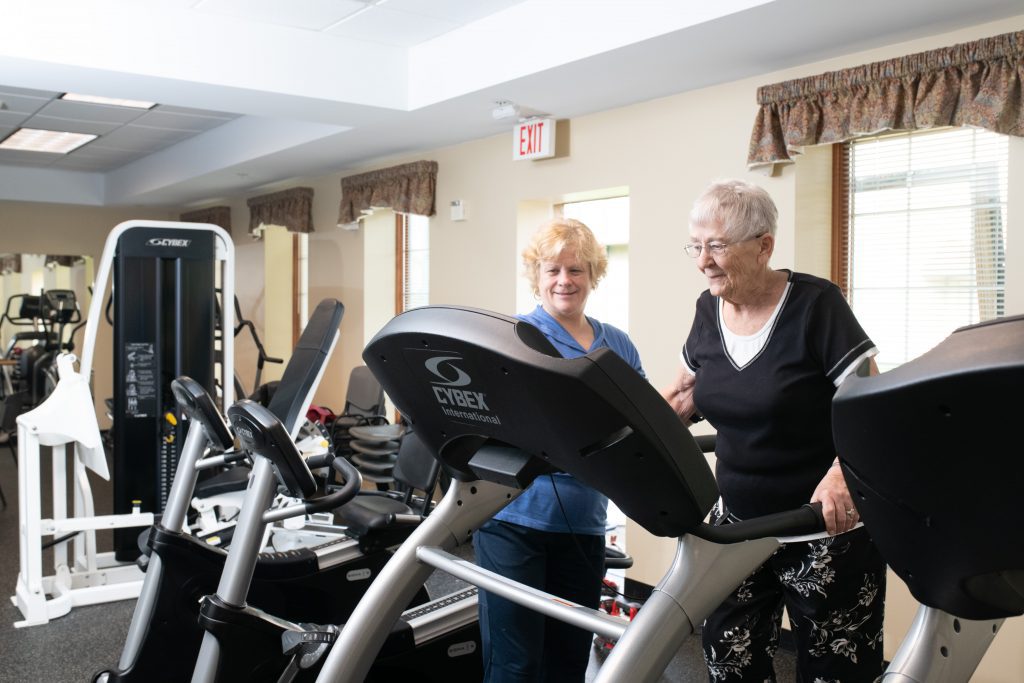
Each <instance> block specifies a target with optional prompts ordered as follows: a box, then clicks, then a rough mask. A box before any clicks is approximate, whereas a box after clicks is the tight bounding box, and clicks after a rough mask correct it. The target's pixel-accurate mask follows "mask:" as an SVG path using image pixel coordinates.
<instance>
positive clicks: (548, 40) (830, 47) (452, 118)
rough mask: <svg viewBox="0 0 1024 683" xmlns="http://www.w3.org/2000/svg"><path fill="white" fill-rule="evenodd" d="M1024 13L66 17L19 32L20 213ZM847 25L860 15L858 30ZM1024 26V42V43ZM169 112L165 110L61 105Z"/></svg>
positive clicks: (7, 127) (6, 91)
mask: <svg viewBox="0 0 1024 683" xmlns="http://www.w3.org/2000/svg"><path fill="white" fill-rule="evenodd" d="M1022 11H1024V8H1022V7H1021V5H1020V0H972V2H970V3H965V2H962V0H902V1H901V2H899V3H893V2H891V1H890V0H861V1H860V2H858V3H857V4H856V12H852V11H851V10H850V5H849V3H847V2H840V0H719V1H718V2H715V3H695V2H679V1H678V0H651V1H645V2H622V1H621V0H615V1H613V0H385V1H381V0H372V1H371V0H289V1H288V2H281V1H280V0H147V1H146V2H145V3H140V2H138V0H103V1H102V2H100V1H98V0H97V1H88V2H87V1H83V0H48V1H47V2H45V3H22V4H21V5H19V9H18V11H17V12H10V13H7V15H6V16H5V17H4V21H3V22H0V101H2V102H4V104H5V105H6V108H0V138H2V137H6V136H7V135H9V134H10V133H12V132H14V131H15V130H17V129H18V128H19V127H33V128H43V129H52V130H65V131H71V132H81V133H88V134H92V135H97V136H98V137H97V139H95V140H93V141H92V142H89V143H88V144H86V145H84V146H82V147H80V148H79V149H77V150H75V151H73V152H71V153H69V154H66V155H55V154H46V155H39V154H37V153H31V152H19V151H13V150H11V151H8V150H0V199H14V200H24V201H47V202H71V203H84V204H96V205H127V204H149V205H165V206H183V205H196V204H201V203H205V202H212V201H216V200H218V199H221V198H223V197H226V196H229V195H235V194H239V193H246V192H252V191H256V190H259V189H261V188H263V187H267V186H273V185H275V184H280V183H282V182H284V181H287V180H289V179H291V178H296V177H308V176H316V175H324V174H329V173H335V172H339V171H342V170H344V169H350V168H353V167H357V166H358V165H360V164H365V163H366V162H367V161H369V160H373V159H376V158H381V157H385V156H390V155H396V154H402V153H408V152H411V151H415V150H421V149H434V148H438V147H442V146H446V145H450V144H457V143H459V142H463V141H466V140H471V139H476V138H481V137H487V136H491V135H497V134H499V133H501V132H503V131H505V130H507V129H508V127H509V123H508V122H507V121H495V120H494V119H493V118H492V116H491V109H493V108H494V103H495V101H498V100H510V101H512V102H515V103H516V104H519V105H520V106H521V107H522V108H523V109H524V110H532V111H542V112H547V113H550V114H551V115H554V116H556V117H558V118H571V117H575V116H581V115H584V114H588V113H592V112H596V111H601V110H605V109H610V108H613V107H619V106H624V105H627V104H630V103H634V102H639V101H644V100H648V99H652V98H655V97H662V96H666V95H670V94H673V93H678V92H684V91H686V90H690V89H694V88H700V87H705V86H708V85H712V84H715V83H721V82H727V81H731V80H736V79H739V78H744V77H749V76H753V75H756V74H761V73H767V72H770V71H775V70H780V69H785V68H789V67H793V66H798V65H800V64H807V63H810V62H813V61H817V60H821V59H825V58H828V57H832V56H838V55H842V54H848V53H852V52H855V51H859V50H865V49H869V48H871V47H876V46H881V45H887V44H892V43H896V42H899V41H903V40H910V39H913V38H916V37H920V36H926V35H933V34H936V33H940V32H942V31H948V30H953V29H956V28H960V27H966V26H972V25H976V24H981V23H984V22H986V21H993V20H996V19H1003V18H1007V17H1013V16H1021V14H1022ZM837 17H843V19H842V20H841V21H837V19H836V18H837ZM1022 28H1024V26H1022ZM64 92H76V93H82V94H88V95H100V96H106V97H119V98H126V99H135V100H147V101H152V102H157V103H158V104H157V106H156V107H154V108H153V109H151V110H149V111H144V110H138V109H129V108H125V107H116V106H109V105H97V104H84V103H76V102H67V101H63V100H59V99H57V98H58V97H59V95H60V94H62V93H64Z"/></svg>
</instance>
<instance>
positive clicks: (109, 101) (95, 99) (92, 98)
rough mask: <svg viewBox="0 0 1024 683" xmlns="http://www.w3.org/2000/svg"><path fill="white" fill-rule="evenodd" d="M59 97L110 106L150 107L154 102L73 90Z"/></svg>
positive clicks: (71, 100)
mask: <svg viewBox="0 0 1024 683" xmlns="http://www.w3.org/2000/svg"><path fill="white" fill-rule="evenodd" d="M60 99H62V100H66V101H68V102H86V103H88V104H106V105H109V106H111V107H131V108H132V109H152V108H153V107H155V106H156V102H144V101H142V100H122V99H119V98H116V97H99V96H98V95H79V94H77V93H73V92H66V93H64V94H63V95H61V96H60Z"/></svg>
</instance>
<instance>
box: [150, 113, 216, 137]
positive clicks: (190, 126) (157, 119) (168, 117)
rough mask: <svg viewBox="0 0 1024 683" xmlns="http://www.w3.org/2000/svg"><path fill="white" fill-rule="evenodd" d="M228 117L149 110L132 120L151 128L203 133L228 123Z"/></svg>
mask: <svg viewBox="0 0 1024 683" xmlns="http://www.w3.org/2000/svg"><path fill="white" fill-rule="evenodd" d="M227 122H228V119H225V118H221V117H209V116H196V115H192V114H178V113H175V112H168V111H148V112H146V113H145V114H144V115H142V116H140V117H139V118H137V119H135V120H134V121H132V125H133V126H148V127H150V128H167V129H172V130H184V131H191V132H193V133H201V132H203V131H204V130H210V129H211V128H216V127H217V126H219V125H221V124H224V123H227Z"/></svg>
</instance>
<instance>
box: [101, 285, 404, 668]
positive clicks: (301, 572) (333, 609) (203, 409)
mask: <svg viewBox="0 0 1024 683" xmlns="http://www.w3.org/2000/svg"><path fill="white" fill-rule="evenodd" d="M343 312H344V307H343V306H342V304H341V303H340V302H338V301H336V300H333V299H326V300H324V301H322V302H321V303H320V304H319V305H318V306H317V308H316V309H315V310H314V312H313V315H312V316H311V318H310V321H309V324H308V325H307V326H306V329H305V330H304V331H303V334H302V336H301V337H300V340H299V344H298V346H297V348H296V352H295V354H294V355H293V356H292V360H291V361H290V362H289V364H288V366H287V368H286V370H285V373H284V377H283V378H282V382H281V387H280V390H279V391H278V392H276V393H275V395H274V400H273V401H272V402H271V405H270V406H269V410H270V411H271V413H272V414H274V415H275V416H278V417H279V419H280V420H282V421H283V424H284V425H285V426H286V428H287V429H291V430H292V432H293V433H294V432H296V431H298V425H300V424H301V422H302V419H303V416H304V415H305V411H306V409H307V408H308V406H309V404H310V402H311V400H312V397H313V394H314V393H315V392H316V388H317V386H318V385H319V382H320V379H321V377H322V374H323V371H324V368H325V366H326V363H327V360H328V358H329V357H330V352H331V350H332V349H333V347H334V344H335V343H336V341H337V337H338V327H339V325H340V323H341V318H342V315H343ZM171 388H172V391H173V392H174V396H175V397H176V400H177V404H178V406H179V407H180V412H181V414H182V416H183V417H184V418H185V419H184V420H183V423H184V424H187V425H189V428H188V436H187V437H186V442H185V449H184V450H183V451H182V458H181V460H180V461H179V463H178V469H177V472H176V474H175V478H174V483H173V486H172V489H171V495H170V496H169V498H168V504H167V507H166V508H165V510H164V513H163V515H162V516H161V518H160V520H159V521H158V523H157V524H156V525H154V526H153V528H152V529H151V531H150V535H149V539H148V545H149V547H150V549H151V551H152V553H151V555H150V558H149V561H148V566H147V570H146V577H145V583H144V586H143V589H142V592H141V594H140V597H139V601H138V603H137V605H136V609H135V612H134V614H133V615H132V622H131V626H130V627H129V631H128V636H127V638H126V641H125V646H124V649H123V650H122V654H121V657H120V660H119V662H118V666H117V668H116V669H113V670H109V671H103V672H100V673H99V674H97V675H96V677H95V679H96V680H99V681H180V680H185V679H187V678H188V676H189V675H190V674H191V671H192V668H193V664H194V658H195V655H196V653H197V652H198V649H199V642H200V639H201V637H202V633H203V632H202V630H201V629H200V627H199V625H198V622H197V617H198V606H199V599H200V598H201V597H202V596H203V595H206V594H208V593H210V592H212V591H213V590H214V589H215V588H216V586H217V580H218V578H219V577H220V575H221V572H222V570H223V568H224V564H225V559H226V557H227V553H226V552H225V551H224V550H222V549H220V548H217V547H213V546H211V545H209V544H207V543H205V542H203V541H202V540H201V539H199V538H196V537H195V536H194V535H192V534H190V533H188V532H187V530H186V521H187V511H188V506H189V501H190V499H191V497H192V492H193V490H194V488H195V486H196V482H197V481H198V478H199V473H200V471H201V470H203V469H209V468H214V467H221V466H224V465H229V464H231V463H237V464H241V463H240V460H241V458H242V455H241V454H239V453H238V452H237V451H234V452H233V446H234V436H233V434H232V432H231V431H230V430H229V428H228V427H227V425H226V424H225V422H224V419H223V417H221V413H220V411H219V410H218V409H217V407H216V405H215V403H214V401H213V399H212V398H211V397H210V395H209V393H208V392H207V391H206V390H205V389H204V388H203V387H202V385H200V384H199V383H198V382H196V381H195V380H192V379H191V378H187V377H181V378H178V379H176V380H174V381H173V382H172V384H171ZM293 427H294V428H293ZM207 450H209V453H207ZM330 462H331V459H330V458H329V457H327V458H319V462H318V465H319V466H325V465H327V464H329V463H330ZM313 466H314V467H316V466H317V465H313ZM341 466H342V464H341V463H338V464H337V465H335V467H341ZM343 476H344V477H345V480H346V482H348V481H350V480H353V479H358V475H357V474H356V473H355V471H354V470H352V469H351V467H349V468H347V469H344V470H343ZM350 488H351V486H346V487H345V488H344V489H343V490H344V493H339V492H335V493H333V494H330V495H326V496H321V497H320V498H319V500H318V501H317V503H316V509H320V508H323V509H333V508H334V507H337V506H339V505H342V504H343V503H344V502H346V500H347V499H348V498H349V497H350V496H349V493H348V490H349V489H350ZM356 488H358V486H356ZM313 511H315V510H314V506H313V505H309V506H306V507H305V508H301V509H299V510H297V511H294V512H296V513H301V514H307V513H310V512H313ZM337 540H338V539H337V536H335V542H332V543H329V544H326V545H324V546H322V547H318V548H305V549H302V550H297V551H291V552H287V553H264V554H262V555H260V557H259V560H258V561H257V563H256V567H255V569H254V574H255V581H254V584H253V590H252V591H251V594H250V596H249V598H250V602H251V603H252V604H254V605H257V606H259V607H263V608H265V609H273V610H275V612H276V613H278V614H280V615H283V616H286V617H291V616H293V615H297V614H300V613H301V614H304V615H306V618H316V617H325V618H326V617H328V616H330V617H337V616H338V615H339V614H343V615H347V614H348V612H349V611H350V610H351V606H352V605H353V604H354V603H355V601H356V600H358V597H359V595H361V585H362V580H361V577H362V576H363V575H364V574H365V575H366V576H367V577H368V576H371V575H373V574H375V572H376V570H377V569H378V568H379V566H378V565H383V564H384V562H385V558H384V557H374V558H362V557H361V556H360V555H359V553H358V551H357V549H355V548H354V547H353V546H354V543H349V544H347V545H346V544H341V543H338V542H337ZM354 559H361V560H364V561H362V562H353V560H354ZM342 567H345V568H346V569H345V570H344V571H336V570H334V568H337V569H341V568H342ZM353 571H355V572H356V574H357V576H349V578H348V580H346V573H351V572H353ZM168 652H173V656H168Z"/></svg>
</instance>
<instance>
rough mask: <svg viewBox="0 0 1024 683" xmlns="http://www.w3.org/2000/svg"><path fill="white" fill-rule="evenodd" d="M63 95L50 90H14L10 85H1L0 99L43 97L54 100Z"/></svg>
mask: <svg viewBox="0 0 1024 683" xmlns="http://www.w3.org/2000/svg"><path fill="white" fill-rule="evenodd" d="M63 94H64V93H62V92H52V91H50V90H30V89H29V88H13V87H11V86H9V85H0V99H4V95H24V96H25V97H42V98H45V99H48V100H52V99H53V98H55V97H60V96H61V95H63Z"/></svg>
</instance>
